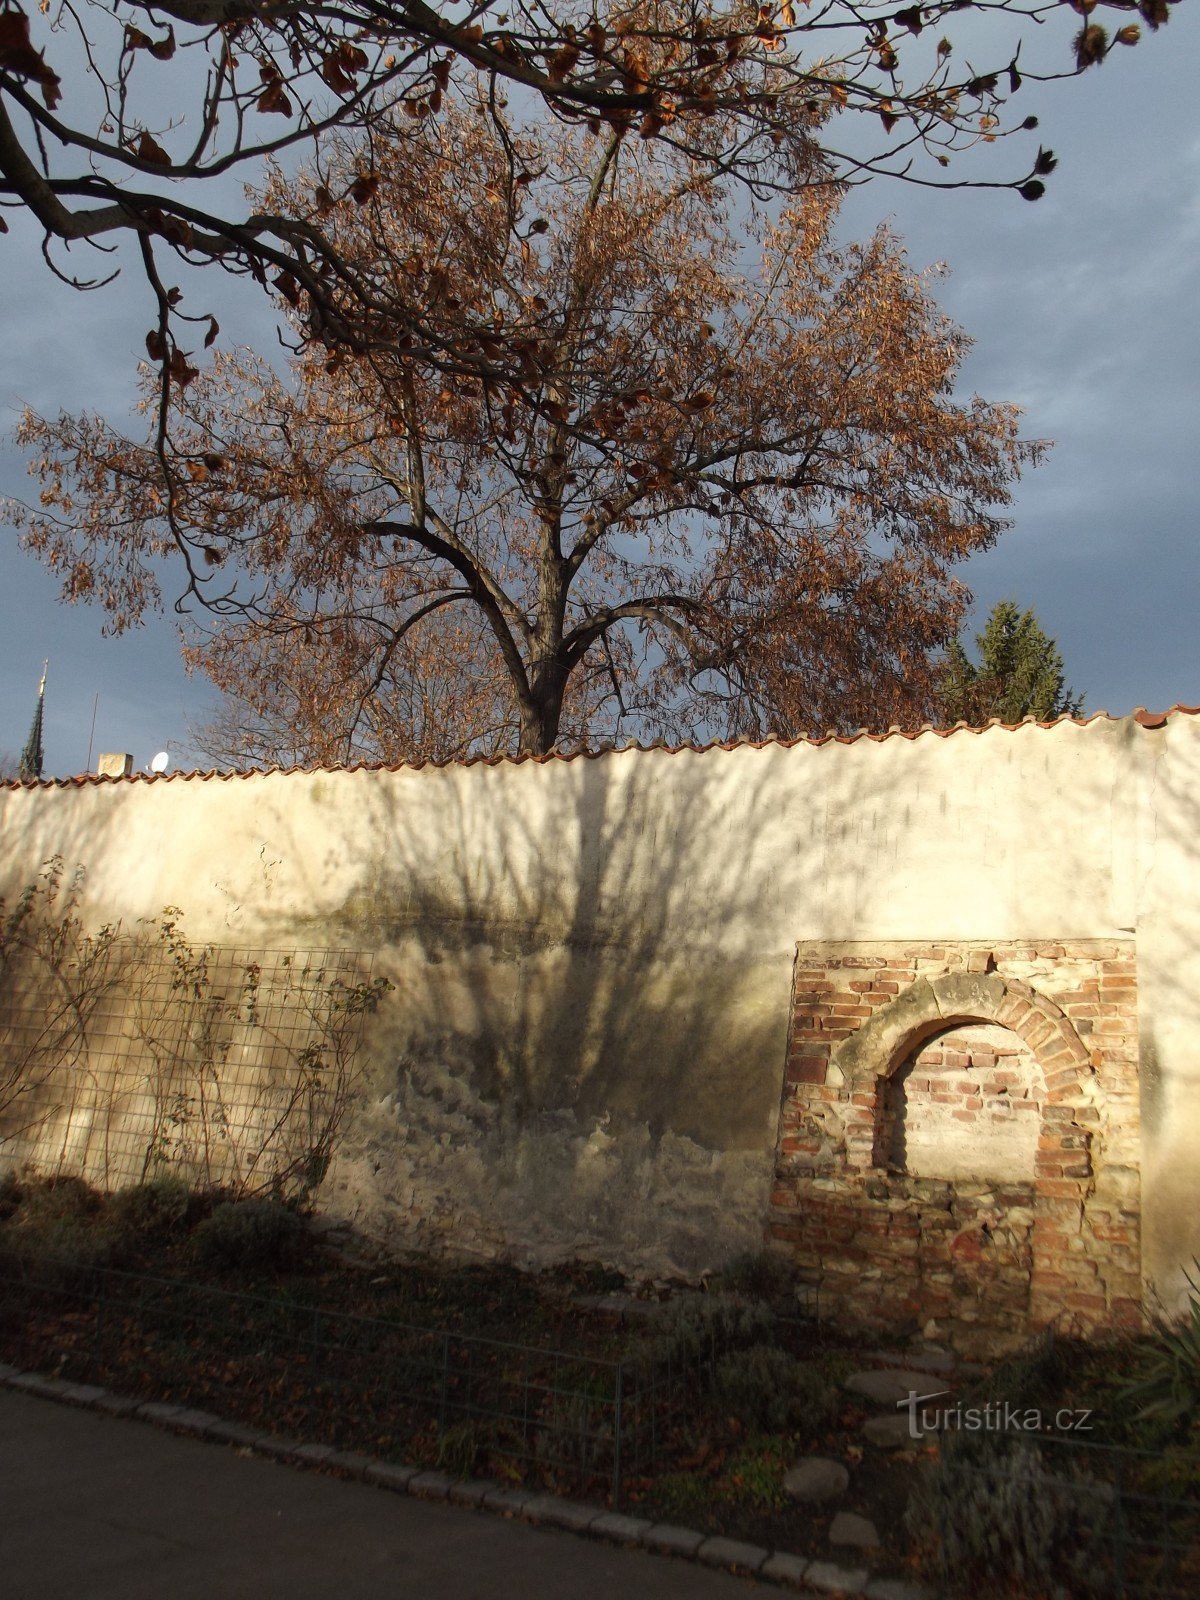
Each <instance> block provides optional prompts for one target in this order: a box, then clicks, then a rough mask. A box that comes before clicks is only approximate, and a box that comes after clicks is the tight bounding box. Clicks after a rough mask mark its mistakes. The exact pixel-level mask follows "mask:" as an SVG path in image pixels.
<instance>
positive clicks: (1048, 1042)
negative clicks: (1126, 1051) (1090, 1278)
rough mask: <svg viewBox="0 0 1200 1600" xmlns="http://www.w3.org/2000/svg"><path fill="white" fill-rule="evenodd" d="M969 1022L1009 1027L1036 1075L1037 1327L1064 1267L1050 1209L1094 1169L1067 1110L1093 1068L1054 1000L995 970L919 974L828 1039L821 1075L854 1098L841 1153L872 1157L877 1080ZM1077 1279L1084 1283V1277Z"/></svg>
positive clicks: (1032, 1311)
mask: <svg viewBox="0 0 1200 1600" xmlns="http://www.w3.org/2000/svg"><path fill="white" fill-rule="evenodd" d="M971 1022H996V1023H999V1024H1000V1025H1001V1026H1003V1027H1005V1028H1008V1029H1010V1030H1011V1031H1012V1032H1013V1033H1014V1034H1016V1035H1017V1037H1018V1038H1019V1039H1021V1040H1023V1041H1024V1042H1025V1044H1027V1045H1028V1046H1029V1048H1030V1050H1031V1051H1032V1052H1033V1056H1034V1059H1035V1060H1036V1061H1037V1063H1038V1065H1039V1066H1040V1067H1041V1070H1042V1075H1043V1078H1044V1080H1045V1085H1046V1095H1045V1099H1044V1101H1043V1105H1042V1121H1041V1127H1040V1129H1039V1134H1038V1147H1037V1154H1036V1156H1035V1162H1034V1181H1033V1203H1034V1224H1033V1233H1032V1251H1033V1273H1032V1277H1031V1281H1030V1293H1029V1317H1030V1323H1031V1326H1033V1327H1035V1328H1036V1327H1042V1326H1045V1325H1046V1324H1048V1323H1050V1322H1052V1321H1053V1320H1054V1318H1055V1317H1056V1316H1057V1315H1058V1313H1059V1311H1060V1310H1061V1302H1060V1299H1059V1294H1060V1288H1059V1285H1060V1283H1062V1282H1065V1279H1064V1277H1063V1274H1064V1271H1065V1270H1069V1269H1064V1266H1063V1262H1062V1259H1061V1254H1060V1251H1059V1239H1058V1233H1057V1223H1056V1220H1055V1216H1054V1211H1055V1208H1056V1207H1058V1206H1060V1205H1062V1204H1066V1205H1067V1206H1068V1207H1072V1206H1073V1207H1075V1208H1077V1209H1080V1210H1081V1209H1082V1207H1083V1206H1084V1204H1085V1196H1086V1194H1087V1192H1088V1189H1089V1187H1090V1185H1091V1183H1092V1182H1093V1179H1094V1171H1095V1169H1094V1167H1093V1163H1092V1134H1091V1131H1090V1129H1088V1128H1087V1127H1085V1126H1082V1125H1081V1123H1080V1122H1079V1121H1078V1120H1077V1119H1076V1112H1077V1111H1078V1110H1080V1109H1081V1108H1082V1106H1083V1105H1084V1104H1085V1103H1086V1100H1087V1092H1086V1089H1085V1085H1086V1084H1087V1082H1088V1080H1089V1079H1090V1078H1092V1077H1093V1076H1094V1071H1095V1069H1094V1066H1093V1063H1092V1058H1091V1055H1090V1054H1089V1052H1088V1050H1087V1049H1086V1047H1085V1046H1084V1044H1083V1043H1082V1041H1081V1040H1080V1038H1079V1035H1078V1033H1076V1031H1075V1029H1074V1028H1073V1027H1072V1026H1071V1023H1070V1021H1069V1020H1068V1018H1067V1016H1066V1014H1065V1013H1064V1012H1063V1011H1062V1009H1061V1008H1060V1007H1059V1006H1056V1005H1055V1004H1054V1002H1053V1001H1052V1000H1048V999H1047V998H1046V997H1045V995H1042V994H1039V993H1038V992H1037V991H1036V990H1035V989H1033V988H1031V987H1030V985H1029V984H1027V983H1023V982H1021V981H1020V980H1019V979H1013V978H1007V979H1006V978H1001V977H1000V976H999V975H998V974H996V973H979V974H976V973H956V972H947V973H943V974H942V975H941V976H939V977H936V978H919V979H917V981H916V982H915V983H913V984H911V985H910V986H909V987H908V988H907V989H905V990H903V991H902V992H901V993H900V994H899V995H897V996H896V998H895V999H894V1000H892V1001H890V1002H888V1003H887V1004H885V1005H883V1006H882V1007H881V1008H880V1009H879V1010H878V1011H877V1012H875V1014H874V1015H873V1016H872V1017H871V1018H870V1019H869V1020H868V1021H866V1022H864V1023H863V1024H862V1026H861V1027H860V1028H858V1029H857V1031H856V1032H854V1033H853V1034H851V1035H850V1037H849V1038H847V1039H845V1040H843V1041H842V1042H841V1044H840V1045H839V1046H837V1048H836V1049H835V1050H834V1051H833V1053H832V1055H831V1057H830V1068H829V1077H828V1079H827V1082H829V1083H831V1084H834V1085H837V1086H838V1087H839V1088H840V1089H841V1092H842V1093H843V1094H845V1095H847V1096H848V1098H849V1100H850V1102H851V1104H852V1106H854V1107H855V1111H854V1113H853V1114H852V1117H851V1120H852V1121H857V1122H858V1130H857V1131H858V1138H857V1140H856V1141H855V1143H856V1145H857V1151H856V1153H850V1152H849V1151H848V1155H847V1159H848V1163H849V1164H850V1165H852V1166H857V1167H859V1168H860V1169H861V1168H862V1167H863V1166H864V1165H867V1164H873V1163H874V1160H875V1145H874V1137H873V1135H874V1127H875V1123H876V1120H877V1117H878V1106H879V1097H878V1090H879V1087H880V1084H881V1081H882V1079H883V1078H885V1077H887V1076H889V1075H890V1074H891V1073H892V1072H894V1071H895V1070H896V1069H897V1067H899V1066H900V1065H901V1063H902V1062H904V1061H905V1060H907V1059H908V1058H909V1056H910V1055H911V1054H912V1052H913V1051H914V1050H915V1049H918V1048H919V1047H920V1045H921V1044H922V1043H924V1041H925V1040H926V1039H928V1038H929V1037H931V1036H932V1035H933V1034H935V1033H939V1032H941V1031H942V1029H944V1028H952V1027H955V1026H956V1025H960V1024H964V1023H971ZM868 1107H869V1108H870V1109H868ZM868 1129H869V1130H870V1144H869V1146H868V1144H867V1141H866V1137H865V1136H867V1135H868ZM868 1151H869V1153H868ZM1078 1287H1081V1288H1086V1283H1084V1284H1081V1285H1079V1286H1078Z"/></svg>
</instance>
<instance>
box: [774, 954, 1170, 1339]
mask: <svg viewBox="0 0 1200 1600" xmlns="http://www.w3.org/2000/svg"><path fill="white" fill-rule="evenodd" d="M1136 996H1137V991H1136V967H1135V962H1134V960H1133V955H1132V945H1130V944H1128V943H1123V942H1122V943H1116V942H1113V943H1104V942H1099V941H1090V940H1089V941H1083V942H1080V943H1047V944H1037V945H1032V944H1019V945H1003V946H994V947H987V948H984V947H981V946H979V945H975V944H944V945H934V946H918V945H898V946H897V945H888V946H884V945H853V946H852V945H820V946H816V945H804V946H801V947H800V949H799V951H798V955H797V961H796V969H795V978H794V993H793V1013H792V1027H791V1031H790V1035H789V1046H788V1059H787V1068H786V1082H785V1087H784V1095H783V1106H782V1116H781V1121H780V1137H779V1149H778V1154H777V1164H776V1181H775V1188H774V1194H773V1199H772V1214H771V1222H770V1234H771V1237H772V1239H773V1240H774V1241H775V1242H776V1243H777V1244H778V1246H779V1247H780V1248H785V1249H787V1250H788V1251H789V1252H790V1253H791V1254H792V1255H793V1256H794V1257H795V1259H796V1260H797V1262H798V1264H800V1265H801V1266H802V1267H803V1268H804V1269H806V1270H807V1271H809V1272H811V1273H813V1274H814V1275H819V1276H820V1278H821V1280H822V1284H823V1298H824V1300H825V1302H826V1304H827V1305H828V1304H832V1305H833V1306H835V1307H838V1308H840V1309H841V1310H842V1311H844V1312H845V1313H847V1314H849V1315H853V1316H855V1317H857V1318H859V1319H861V1320H864V1321H867V1322H870V1323H875V1324H881V1325H889V1326H893V1327H894V1326H895V1325H896V1324H897V1323H900V1322H904V1321H908V1320H915V1321H917V1322H918V1323H920V1324H922V1325H924V1324H926V1323H928V1322H929V1321H930V1320H931V1319H932V1320H933V1321H935V1322H936V1323H937V1324H938V1334H939V1336H940V1337H943V1338H946V1339H950V1340H953V1341H954V1342H955V1343H957V1344H958V1345H959V1346H960V1347H963V1348H967V1347H972V1348H981V1347H988V1346H990V1347H996V1346H1001V1345H1004V1344H1009V1343H1015V1342H1017V1341H1018V1340H1019V1339H1021V1338H1023V1337H1025V1336H1026V1335H1027V1334H1028V1333H1029V1332H1030V1331H1031V1329H1033V1328H1036V1327H1039V1326H1043V1325H1045V1324H1046V1323H1047V1322H1050V1321H1053V1320H1055V1319H1056V1318H1063V1317H1065V1318H1066V1319H1067V1320H1068V1321H1070V1322H1072V1323H1074V1324H1075V1325H1077V1326H1079V1327H1080V1328H1081V1329H1083V1330H1084V1331H1094V1330H1099V1329H1103V1328H1117V1327H1128V1326H1131V1325H1136V1324H1137V1322H1138V1321H1139V1320H1140V1317H1141V1303H1142V1284H1141V1266H1140V1245H1139V1223H1140V1197H1139V1188H1140V1185H1139V1180H1138V1138H1139V1132H1138V1083H1137V998H1136Z"/></svg>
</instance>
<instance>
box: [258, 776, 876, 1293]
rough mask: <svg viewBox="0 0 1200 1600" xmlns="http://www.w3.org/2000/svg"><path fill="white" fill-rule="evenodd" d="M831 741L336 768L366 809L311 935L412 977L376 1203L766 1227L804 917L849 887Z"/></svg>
mask: <svg viewBox="0 0 1200 1600" xmlns="http://www.w3.org/2000/svg"><path fill="white" fill-rule="evenodd" d="M835 749H836V747H835V748H834V749H830V750H822V751H808V752H802V751H796V752H793V751H789V750H787V749H785V748H783V747H781V746H773V745H772V746H767V747H765V748H763V749H761V750H754V749H750V748H742V749H739V750H736V751H734V752H725V751H720V750H713V751H710V752H708V753H705V754H698V753H695V752H688V751H684V752H679V753H670V752H667V751H662V750H653V751H628V752H612V753H606V754H604V755H599V756H595V757H587V756H580V757H576V758H574V759H572V760H569V761H564V760H550V761H546V762H524V763H519V764H514V763H501V764H498V765H496V766H486V765H482V764H478V765H475V766H472V767H468V768H463V767H447V768H440V769H425V770H422V771H411V770H410V771H401V772H398V773H395V774H384V773H378V774H368V773H362V774H358V775H356V776H353V777H349V776H347V777H346V778H344V779H331V780H330V782H331V784H333V783H342V782H344V783H346V784H347V785H349V784H354V785H356V786H357V787H356V790H355V792H354V795H353V800H351V798H350V797H351V791H350V790H349V788H347V790H346V796H347V807H348V811H349V808H350V807H351V806H352V814H353V816H354V819H355V826H356V829H361V828H362V827H364V826H367V827H369V836H368V837H363V836H361V835H358V834H356V839H355V841H354V846H353V850H354V858H355V873H356V876H357V883H356V886H355V888H354V890H353V891H352V892H351V893H350V894H349V895H347V896H346V897H345V898H344V900H343V902H342V903H341V904H340V905H339V906H337V907H335V908H332V910H331V912H329V913H326V912H324V911H323V912H321V913H320V914H319V915H320V921H321V924H322V927H323V930H324V933H323V939H324V941H325V942H329V943H339V944H346V945H353V946H358V947H364V946H365V947H370V948H374V949H376V950H378V951H380V952H381V961H380V964H379V966H378V967H377V969H376V970H377V971H382V972H386V973H387V975H388V976H389V977H390V978H391V979H392V980H393V982H395V984H396V985H397V990H396V993H395V994H394V995H393V996H392V997H391V1000H390V1001H389V1003H388V1005H387V1006H386V1007H385V1008H384V1010H383V1011H382V1012H381V1014H380V1016H379V1018H378V1019H377V1020H376V1024H375V1027H374V1030H373V1034H372V1037H371V1039H370V1041H369V1045H368V1050H369V1054H370V1056H371V1059H372V1061H373V1062H374V1064H375V1065H374V1069H373V1072H374V1079H373V1084H372V1103H371V1105H370V1106H369V1108H368V1109H367V1110H366V1111H365V1112H364V1115H363V1118H362V1119H361V1122H360V1126H359V1134H358V1137H357V1139H351V1140H350V1141H349V1143H348V1145H347V1148H346V1151H345V1152H344V1157H345V1159H344V1160H343V1162H342V1164H341V1174H342V1181H343V1182H344V1184H345V1185H346V1194H347V1196H353V1202H354V1204H355V1205H358V1206H361V1208H362V1210H363V1213H364V1215H365V1214H366V1213H367V1212H370V1211H375V1212H376V1213H380V1214H386V1216H387V1217H388V1219H390V1220H389V1222H388V1225H389V1226H391V1227H394V1228H395V1229H396V1230H398V1231H400V1232H402V1233H404V1234H405V1235H407V1236H408V1237H411V1238H413V1239H415V1240H417V1241H419V1242H421V1243H422V1244H429V1243H436V1242H438V1241H439V1240H440V1241H442V1242H444V1243H445V1245H446V1246H447V1248H465V1249H468V1250H470V1249H477V1250H480V1251H485V1250H494V1249H503V1250H506V1251H509V1252H511V1253H514V1254H517V1255H522V1254H524V1255H527V1256H532V1257H539V1256H544V1255H554V1254H558V1255H562V1254H572V1253H579V1254H584V1253H598V1254H601V1255H605V1256H607V1257H608V1258H609V1259H612V1260H614V1261H616V1262H617V1263H618V1264H622V1265H626V1266H634V1265H637V1266H641V1267H642V1268H644V1269H654V1270H680V1271H696V1270H699V1269H700V1268H701V1267H703V1266H707V1265H715V1264H719V1262H720V1261H721V1260H722V1259H724V1258H725V1257H726V1256H728V1255H729V1254H731V1253H733V1252H734V1251H735V1250H737V1249H739V1248H742V1249H745V1248H754V1247H756V1246H757V1245H758V1244H759V1243H760V1242H761V1237H762V1229H763V1226H764V1223H765V1220H766V1214H767V1207H768V1202H769V1191H770V1183H771V1174H772V1170H773V1163H774V1153H775V1143H776V1131H777V1122H778V1113H779V1104H780V1092H781V1087H782V1079H783V1069H784V1060H785V1053H786V1040H787V1025H788V1012H789V1002H790V990H791V968H792V960H793V954H794V948H795V939H796V929H797V927H798V926H799V925H803V924H804V922H805V921H806V920H811V917H812V915H813V914H814V913H813V911H812V904H813V902H814V900H815V901H818V902H819V904H820V905H821V906H824V904H825V903H826V902H827V901H828V899H829V897H830V896H831V895H832V896H833V897H834V898H835V899H836V898H837V896H838V895H839V894H845V893H849V892H850V882H849V879H850V877H851V876H852V872H851V869H850V866H849V865H847V866H846V867H844V868H843V869H841V872H840V874H839V873H835V872H834V871H833V870H832V869H831V865H830V863H829V862H828V861H827V860H826V858H825V852H824V847H823V844H822V837H823V833H822V825H821V819H822V816H823V814H824V811H825V809H826V808H827V807H828V806H829V805H830V804H831V803H833V802H835V801H836V798H837V797H836V795H833V794H831V792H830V788H829V785H828V784H827V785H826V787H825V788H822V789H821V790H820V793H819V796H814V793H813V792H806V791H805V790H804V788H803V787H802V786H801V785H799V784H798V783H797V781H796V775H797V774H796V763H797V761H798V760H803V759H805V757H806V756H807V758H808V759H809V760H821V759H822V758H823V757H827V756H829V755H833V754H834V753H835ZM822 766H823V768H824V769H825V771H826V772H827V773H828V774H829V776H830V778H831V779H832V778H833V777H834V774H835V773H836V771H837V766H836V763H830V762H827V761H822ZM860 780H861V775H858V777H856V779H855V784H854V787H855V792H856V794H857V797H858V799H859V800H860V801H861V800H862V799H863V789H862V784H861V781H860ZM835 781H836V780H835ZM845 781H846V783H847V786H848V785H849V779H848V777H847V779H846V780H845ZM368 785H369V788H368V787H367V786H368ZM333 793H334V791H333V789H332V788H331V789H330V791H329V795H330V796H332V795H333ZM364 793H365V794H366V796H367V798H366V800H365V802H364V801H362V800H361V799H360V796H361V795H363V794H364ZM882 798H883V797H882V793H881V795H880V799H881V801H882ZM288 848H289V853H290V846H289V847H288ZM298 848H299V847H298V845H297V849H298ZM839 876H841V877H844V878H845V881H843V882H839V881H836V880H837V879H838V878H839ZM312 894H313V903H314V904H319V903H320V898H321V889H320V885H319V883H318V882H316V881H314V882H313V885H312ZM815 914H816V915H818V916H819V915H820V914H821V913H820V912H819V911H818V912H817V913H815ZM290 925H291V926H292V927H293V928H294V923H293V924H290ZM332 1179H333V1182H334V1185H335V1186H336V1183H337V1181H338V1175H337V1174H336V1173H335V1174H333V1175H332ZM347 1203H349V1202H348V1201H347Z"/></svg>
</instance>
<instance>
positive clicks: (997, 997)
mask: <svg viewBox="0 0 1200 1600" xmlns="http://www.w3.org/2000/svg"><path fill="white" fill-rule="evenodd" d="M971 1022H998V1023H1000V1024H1001V1025H1002V1026H1003V1027H1005V1028H1009V1029H1011V1031H1012V1032H1013V1033H1015V1034H1016V1035H1017V1037H1018V1038H1019V1039H1022V1040H1024V1042H1025V1043H1026V1044H1027V1045H1028V1046H1029V1048H1030V1049H1031V1050H1032V1051H1033V1054H1034V1056H1035V1058H1036V1059H1037V1062H1038V1065H1039V1066H1040V1067H1041V1069H1042V1073H1043V1076H1044V1077H1045V1080H1046V1102H1047V1106H1048V1107H1049V1106H1057V1107H1064V1108H1069V1107H1071V1106H1072V1105H1077V1104H1079V1103H1080V1102H1081V1100H1082V1099H1083V1098H1084V1085H1085V1083H1086V1082H1087V1081H1088V1079H1089V1078H1090V1077H1091V1076H1092V1074H1093V1066H1092V1058H1091V1055H1090V1054H1089V1052H1088V1050H1087V1048H1086V1046H1085V1045H1084V1044H1083V1042H1082V1040H1081V1039H1080V1037H1079V1035H1078V1034H1077V1033H1076V1031H1075V1029H1074V1028H1073V1027H1072V1026H1071V1024H1070V1022H1069V1021H1068V1019H1067V1017H1066V1015H1065V1013H1064V1012H1063V1011H1062V1010H1061V1008H1060V1007H1058V1006H1056V1005H1055V1004H1054V1002H1053V1000H1048V999H1047V998H1046V997H1045V995H1042V994H1038V992H1037V991H1036V990H1035V989H1032V988H1030V986H1029V985H1028V984H1027V983H1022V982H1021V981H1020V980H1019V979H1015V978H1001V977H1000V976H998V974H996V973H980V974H975V973H960V972H946V973H943V974H942V975H941V976H940V977H937V978H918V979H917V981H916V982H915V983H913V984H910V985H909V987H908V988H907V989H905V990H904V991H903V992H902V993H901V994H899V995H897V996H896V998H895V999H894V1000H892V1001H889V1002H888V1004H886V1005H884V1006H882V1007H881V1008H880V1009H879V1010H878V1011H876V1013H875V1014H874V1016H872V1017H871V1018H870V1020H869V1021H867V1022H864V1023H863V1025H862V1026H861V1027H860V1028H858V1029H857V1030H856V1031H855V1032H854V1033H852V1034H851V1035H850V1037H849V1038H848V1039H844V1040H843V1041H842V1042H841V1044H840V1045H838V1047H837V1048H836V1049H835V1050H834V1052H833V1054H832V1056H831V1058H830V1075H829V1078H828V1079H827V1081H828V1082H831V1083H835V1084H836V1083H838V1082H839V1079H840V1081H841V1083H843V1084H844V1085H845V1086H846V1087H847V1088H848V1089H849V1090H850V1091H851V1093H852V1094H853V1093H856V1092H857V1093H867V1092H872V1091H874V1089H875V1087H876V1080H878V1079H879V1078H882V1077H886V1076H888V1075H889V1074H891V1073H892V1072H894V1071H895V1069H896V1068H897V1067H898V1066H899V1065H900V1063H901V1062H902V1061H904V1060H906V1059H907V1057H908V1056H909V1055H910V1054H911V1053H912V1052H913V1050H915V1049H917V1048H918V1047H919V1046H920V1045H921V1044H922V1043H923V1042H924V1041H925V1040H926V1039H927V1038H929V1037H930V1036H931V1035H932V1034H935V1033H940V1032H941V1031H942V1030H943V1029H944V1028H952V1027H955V1026H956V1025H959V1024H962V1023H971Z"/></svg>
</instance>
